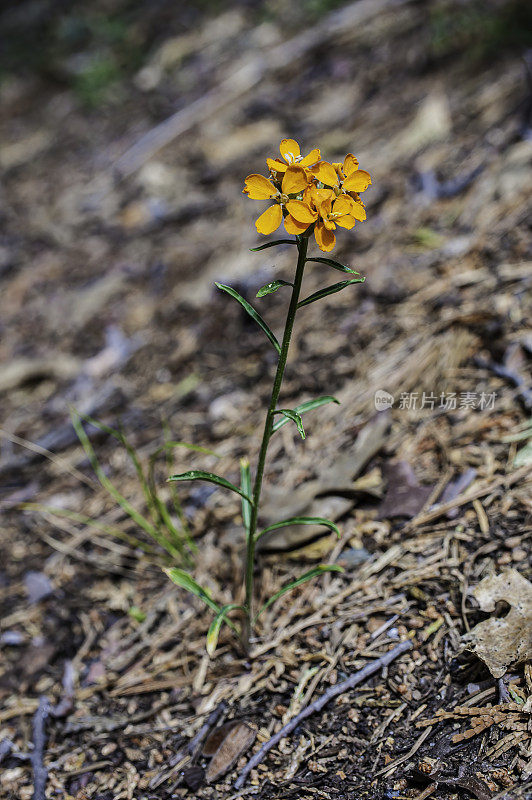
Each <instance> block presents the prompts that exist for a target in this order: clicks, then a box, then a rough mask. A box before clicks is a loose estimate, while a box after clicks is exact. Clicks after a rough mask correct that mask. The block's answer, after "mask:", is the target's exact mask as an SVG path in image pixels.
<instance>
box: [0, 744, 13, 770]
mask: <svg viewBox="0 0 532 800" xmlns="http://www.w3.org/2000/svg"><path fill="white" fill-rule="evenodd" d="M14 746H15V745H14V744H13V742H12V741H11V739H2V741H1V742H0V764H1V763H2V761H3V760H4V758H7V756H8V755H9V754H10V752H11V751H12V750H13V748H14Z"/></svg>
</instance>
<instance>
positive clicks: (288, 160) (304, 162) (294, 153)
mask: <svg viewBox="0 0 532 800" xmlns="http://www.w3.org/2000/svg"><path fill="white" fill-rule="evenodd" d="M279 151H280V153H281V156H282V160H281V159H279V158H267V159H266V163H267V164H268V166H269V168H270V169H271V170H272V172H286V170H287V169H288V167H290V166H292V165H294V164H297V165H298V166H299V167H307V168H308V167H311V166H312V165H313V164H316V163H317V162H318V161H319V160H320V155H321V154H320V151H319V150H318V149H317V148H315V149H314V150H311V151H310V153H309V154H308V156H305V157H304V158H303V156H302V155H301V148H300V147H299V145H298V143H297V142H296V140H295V139H283V140H282V142H281V144H280V145H279Z"/></svg>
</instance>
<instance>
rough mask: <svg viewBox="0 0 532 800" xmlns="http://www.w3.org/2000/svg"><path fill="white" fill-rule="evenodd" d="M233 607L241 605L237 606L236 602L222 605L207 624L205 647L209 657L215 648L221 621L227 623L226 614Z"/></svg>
mask: <svg viewBox="0 0 532 800" xmlns="http://www.w3.org/2000/svg"><path fill="white" fill-rule="evenodd" d="M235 608H242V606H239V605H238V603H228V604H227V605H226V606H222V608H221V609H220V610H219V611H218V613H217V614H216V616H215V618H214V619H213V621H212V622H211V624H210V626H209V630H208V631H207V641H206V649H207V653H208V654H209V656H210V657H211V658H212V657H213V655H214V651H215V650H216V646H217V644H218V637H219V635H220V629H221V627H222V625H223V623H224V622H226V623H227V624H229V620H228V619H227V614H228V613H229V611H233V609H235Z"/></svg>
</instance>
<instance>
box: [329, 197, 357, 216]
mask: <svg viewBox="0 0 532 800" xmlns="http://www.w3.org/2000/svg"><path fill="white" fill-rule="evenodd" d="M354 205H355V201H354V200H353V199H352V198H351V197H349V195H347V194H341V195H339V197H337V198H336V200H335V201H334V203H333V206H332V210H333V212H334V213H335V214H352V211H353V206H354Z"/></svg>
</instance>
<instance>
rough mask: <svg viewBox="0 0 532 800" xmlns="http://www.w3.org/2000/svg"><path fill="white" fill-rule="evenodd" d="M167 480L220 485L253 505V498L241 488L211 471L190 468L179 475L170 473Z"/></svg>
mask: <svg viewBox="0 0 532 800" xmlns="http://www.w3.org/2000/svg"><path fill="white" fill-rule="evenodd" d="M167 480H168V481H207V482H208V483H215V484H216V485H217V486H222V487H223V488H224V489H231V491H232V492H236V493H237V494H239V495H241V497H245V499H246V500H247V501H248V502H249V503H251V504H252V505H253V500H252V499H251V497H249V496H248V495H247V494H245V493H244V492H243V491H242V489H239V488H238V486H234V484H232V483H230V481H228V480H226V479H225V478H222V477H220V475H215V474H214V473H213V472H204V471H203V470H201V469H191V470H189V471H188V472H181V473H180V474H179V475H171V476H170V477H169V478H167Z"/></svg>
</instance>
